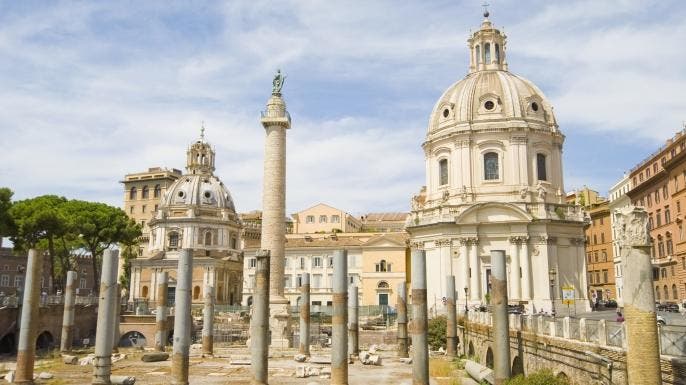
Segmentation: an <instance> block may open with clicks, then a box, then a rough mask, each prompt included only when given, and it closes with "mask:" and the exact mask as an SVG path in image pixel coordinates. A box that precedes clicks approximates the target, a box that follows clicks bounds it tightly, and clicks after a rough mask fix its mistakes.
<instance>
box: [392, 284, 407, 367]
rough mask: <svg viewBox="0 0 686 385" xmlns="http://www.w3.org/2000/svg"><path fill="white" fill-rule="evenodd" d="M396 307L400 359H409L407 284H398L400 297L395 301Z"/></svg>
mask: <svg viewBox="0 0 686 385" xmlns="http://www.w3.org/2000/svg"><path fill="white" fill-rule="evenodd" d="M395 306H396V307H397V308H398V319H397V322H398V357H400V358H407V357H409V354H408V352H407V343H408V341H407V284H406V283H405V282H401V283H399V284H398V296H397V298H396V300H395Z"/></svg>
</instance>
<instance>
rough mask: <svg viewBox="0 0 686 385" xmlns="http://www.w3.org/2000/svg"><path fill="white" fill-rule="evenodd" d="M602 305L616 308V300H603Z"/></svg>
mask: <svg viewBox="0 0 686 385" xmlns="http://www.w3.org/2000/svg"><path fill="white" fill-rule="evenodd" d="M603 306H605V307H606V308H608V309H615V308H617V301H615V300H614V299H609V300H607V301H605V304H604V305H603Z"/></svg>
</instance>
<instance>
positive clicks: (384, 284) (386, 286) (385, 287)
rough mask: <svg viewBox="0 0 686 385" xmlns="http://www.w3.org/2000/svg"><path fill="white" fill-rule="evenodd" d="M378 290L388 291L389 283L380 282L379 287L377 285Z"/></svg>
mask: <svg viewBox="0 0 686 385" xmlns="http://www.w3.org/2000/svg"><path fill="white" fill-rule="evenodd" d="M376 287H377V288H378V289H388V287H389V286H388V282H386V281H380V282H379V284H378V285H376Z"/></svg>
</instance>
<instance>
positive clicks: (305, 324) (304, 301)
mask: <svg viewBox="0 0 686 385" xmlns="http://www.w3.org/2000/svg"><path fill="white" fill-rule="evenodd" d="M300 354H304V355H306V356H309V355H310V273H303V275H302V280H301V285H300Z"/></svg>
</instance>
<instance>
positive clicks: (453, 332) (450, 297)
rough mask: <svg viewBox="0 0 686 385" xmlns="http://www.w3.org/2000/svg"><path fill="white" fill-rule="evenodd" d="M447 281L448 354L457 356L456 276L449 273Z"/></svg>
mask: <svg viewBox="0 0 686 385" xmlns="http://www.w3.org/2000/svg"><path fill="white" fill-rule="evenodd" d="M445 278H446V281H445V291H446V296H445V300H446V308H447V310H448V322H447V324H446V341H447V345H448V346H447V349H446V354H447V355H448V356H449V357H457V308H456V307H455V276H453V275H449V276H447V277H445Z"/></svg>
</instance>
